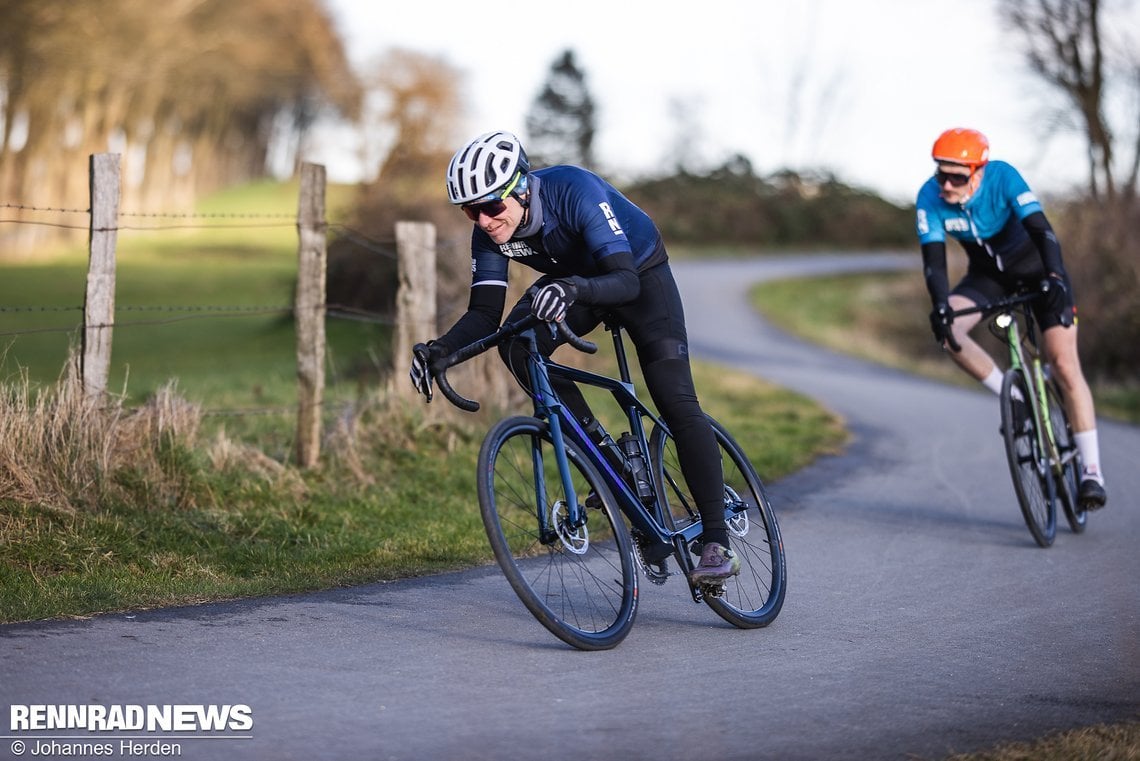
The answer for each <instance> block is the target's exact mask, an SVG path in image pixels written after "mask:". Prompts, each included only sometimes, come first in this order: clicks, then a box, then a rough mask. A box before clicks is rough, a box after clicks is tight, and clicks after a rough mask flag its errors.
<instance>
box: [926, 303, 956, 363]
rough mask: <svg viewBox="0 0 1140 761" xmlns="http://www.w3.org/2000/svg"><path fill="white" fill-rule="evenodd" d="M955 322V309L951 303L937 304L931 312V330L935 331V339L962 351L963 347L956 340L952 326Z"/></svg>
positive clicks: (954, 349) (952, 349)
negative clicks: (951, 306)
mask: <svg viewBox="0 0 1140 761" xmlns="http://www.w3.org/2000/svg"><path fill="white" fill-rule="evenodd" d="M953 324H954V310H952V309H951V308H950V305H949V304H947V303H946V302H942V303H939V304H935V305H934V309H933V310H931V312H930V330H931V331H932V332H933V333H934V340H936V341H938V343H940V344H943V345H945V346H948V347H950V349H951V351H953V352H955V353H957V352H960V351H962V347H961V346H959V345H958V342H957V341H955V340H954V330H953V329H952V328H951V327H950V326H951V325H953Z"/></svg>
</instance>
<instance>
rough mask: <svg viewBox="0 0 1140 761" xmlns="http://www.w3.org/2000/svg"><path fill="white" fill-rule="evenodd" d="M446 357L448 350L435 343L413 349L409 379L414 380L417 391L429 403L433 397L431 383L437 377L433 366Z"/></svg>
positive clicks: (413, 383)
mask: <svg viewBox="0 0 1140 761" xmlns="http://www.w3.org/2000/svg"><path fill="white" fill-rule="evenodd" d="M446 356H447V350H446V349H444V348H443V347H442V346H440V345H439V344H437V343H436V342H435V341H428V342H427V343H426V344H416V345H415V346H413V347H412V369H411V370H410V371H409V372H408V377H409V378H411V379H412V386H413V387H415V389H416V391H419V392H420V393H421V394H423V395H424V396H425V397H427V400H428V401H429V402H430V401H431V397H432V391H431V382H432V380H433V379H434V377H435V376H434V374H433V373H432V371H431V366H432V364H434V363H435V362H436V361H438V360H440V359H443V358H444V357H446Z"/></svg>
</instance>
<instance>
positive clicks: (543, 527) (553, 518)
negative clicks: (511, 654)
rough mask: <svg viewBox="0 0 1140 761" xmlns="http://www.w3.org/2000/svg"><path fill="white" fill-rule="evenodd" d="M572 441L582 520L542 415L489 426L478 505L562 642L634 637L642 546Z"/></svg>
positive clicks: (517, 582)
mask: <svg viewBox="0 0 1140 761" xmlns="http://www.w3.org/2000/svg"><path fill="white" fill-rule="evenodd" d="M565 443H566V455H567V460H568V464H569V470H570V479H571V482H572V484H573V487H574V492H575V497H576V501H577V503H578V505H579V509H580V510H581V511H582V514H583V515H585V517H586V522H585V523H584V524H583V525H580V526H574V525H572V524H571V523H570V521H569V517H570V512H569V510H568V509H567V503H566V498H565V494H564V490H563V486H562V476H561V474H560V472H559V468H558V463H557V459H556V457H555V454H554V445H553V443H552V441H551V438H550V429H549V427H548V426H547V424H546V423H545V422H543V421H541V420H539V419H537V418H533V417H512V418H507V419H505V420H501V421H499V422H498V423H497V424H496V425H495V426H494V427H493V428H492V429H491V430H490V431H489V432H488V433H487V437H486V438H485V439H484V440H483V446H482V449H481V450H480V451H479V475H478V490H479V507H480V510H481V512H482V516H483V525H484V527H485V528H486V530H487V538H488V540H489V541H490V543H491V549H492V550H493V551H494V553H495V559H496V560H497V561H498V563H499V567H500V568H502V570H503V575H505V576H506V577H507V581H509V582H510V584H511V587H512V588H513V589H514V590H515V593H516V594H517V595H518V596H519V599H520V600H522V602H523V604H524V605H526V607H527V610H529V611H530V612H531V613H532V614H533V615H534V617H535V618H537V619H538V620H539V622H540V623H541V624H542V625H543V626H545V627H546V628H547V629H549V630H550V632H551V633H552V634H554V636H556V637H558V638H559V639H561V640H562V641H563V642H566V643H567V644H569V645H573V646H574V647H576V648H578V649H580V650H605V649H609V648H612V647H614V646H616V645H617V644H618V643H620V642H621V641H622V640H623V639H625V636H626V635H627V634H629V630H630V628H631V627H632V626H633V619H634V616H635V615H636V614H637V570H636V567H635V565H634V559H633V545H632V542H631V540H630V536H629V530H628V529H627V528H626V526H625V523H624V522H623V521H622V519H621V517H620V514H619V513H618V510H617V508H616V507H615V506H614V499H613V497H612V496H611V494H610V491H609V489H608V488H607V487H606V485H605V482H604V481H603V480H602V477H601V476H600V475H599V474H598V471H597V470H596V469H595V468H594V466H593V465H592V464H591V463H590V462H589V461H588V460H587V459H586V458H585V457H584V456H583V455H582V453H581V452H580V451H579V450H578V448H577V446H576V445H575V444H574V443H573V442H571V441H569V440H566V441H565ZM591 494H593V495H596V496H597V499H587V498H588V497H590V495H591Z"/></svg>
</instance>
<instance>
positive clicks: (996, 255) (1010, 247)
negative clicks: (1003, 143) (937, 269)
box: [915, 161, 1043, 271]
mask: <svg viewBox="0 0 1140 761" xmlns="http://www.w3.org/2000/svg"><path fill="white" fill-rule="evenodd" d="M915 206H916V212H917V218H916V220H915V228H916V230H917V232H918V240H919V243H921V244H926V243H941V242H945V240H946V237H947V236H950V237H952V238H954V239H956V240H958V241H959V242H961V244H962V246H963V248H965V250H966V254H967V256H969V258H970V266H971V267H972V268H980V269H982V270H990V271H993V270H997V271H1009V270H1012V269H1014V268H1016V267H1017V266H1018V265H1024V264H1025V260H1026V259H1027V258H1028V257H1030V256H1036V255H1038V249H1037V247H1036V246H1035V245H1034V244H1033V241H1032V239H1031V237H1030V235H1029V231H1028V230H1027V229H1026V227H1025V225H1023V224H1022V220H1023V219H1025V218H1026V217H1028V216H1029V215H1031V214H1033V213H1035V212H1041V211H1043V210H1042V208H1041V203H1040V202H1039V201H1038V200H1037V196H1036V195H1034V194H1033V191H1032V190H1030V189H1029V185H1028V184H1027V183H1026V182H1025V180H1024V179H1023V178H1022V177H1021V174H1020V173H1019V172H1018V171H1017V170H1016V169H1014V168H1013V167H1012V166H1011V165H1009V164H1007V163H1006V162H1004V161H991V162H989V163H988V164H986V168H985V173H984V174H983V175H982V181H981V184H980V186H979V187H978V190H977V192H975V193H974V194H973V195H972V196H970V198H969V200H967V201H966V203H964V204H951V203H947V202H946V201H944V200H942V198H941V197H940V196H939V186H938V180H937V179H935V178H934V177H931V178H930V179H929V180H927V181H926V183H925V184H923V186H922V188H921V189H920V190H919V191H918V200H917V202H916V203H915Z"/></svg>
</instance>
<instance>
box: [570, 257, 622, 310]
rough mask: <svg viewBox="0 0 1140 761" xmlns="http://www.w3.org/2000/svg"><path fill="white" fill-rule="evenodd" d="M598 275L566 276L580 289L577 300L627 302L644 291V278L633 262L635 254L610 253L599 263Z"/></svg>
mask: <svg viewBox="0 0 1140 761" xmlns="http://www.w3.org/2000/svg"><path fill="white" fill-rule="evenodd" d="M599 268H600V269H601V270H602V274H601V275H598V276H597V277H581V276H579V275H574V276H573V277H568V278H566V279H567V280H569V281H571V282H572V283H574V286H575V287H576V288H577V289H578V298H577V301H578V303H580V304H585V305H586V306H616V305H618V304H627V303H629V302H630V301H633V300H634V299H636V298H637V295H638V294H639V293H641V277H640V276H639V275H638V274H637V268H636V267H634V264H633V254H631V253H629V252H627V251H623V252H621V253H618V254H610V255H609V256H607V257H605V258H604V259H602V261H601V263H600V264H599Z"/></svg>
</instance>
